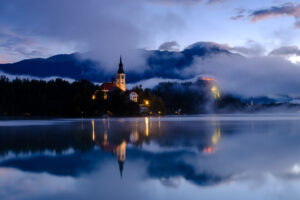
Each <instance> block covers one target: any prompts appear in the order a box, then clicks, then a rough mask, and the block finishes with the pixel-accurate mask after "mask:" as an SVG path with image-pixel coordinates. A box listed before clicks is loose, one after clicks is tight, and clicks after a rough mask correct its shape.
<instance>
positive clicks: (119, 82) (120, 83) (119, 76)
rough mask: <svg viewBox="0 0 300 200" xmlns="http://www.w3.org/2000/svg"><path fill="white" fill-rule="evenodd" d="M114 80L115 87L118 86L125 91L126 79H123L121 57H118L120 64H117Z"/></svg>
mask: <svg viewBox="0 0 300 200" xmlns="http://www.w3.org/2000/svg"><path fill="white" fill-rule="evenodd" d="M116 81H117V82H116V85H117V87H119V88H120V89H121V90H123V91H126V80H125V72H124V69H123V63H122V57H120V64H119V69H118V73H117V80H116Z"/></svg>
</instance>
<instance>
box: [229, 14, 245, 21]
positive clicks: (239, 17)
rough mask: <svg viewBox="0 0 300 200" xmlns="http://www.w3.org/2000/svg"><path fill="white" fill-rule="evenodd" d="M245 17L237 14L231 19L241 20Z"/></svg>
mask: <svg viewBox="0 0 300 200" xmlns="http://www.w3.org/2000/svg"><path fill="white" fill-rule="evenodd" d="M243 18H245V15H236V16H233V17H231V18H230V19H231V20H239V19H243Z"/></svg>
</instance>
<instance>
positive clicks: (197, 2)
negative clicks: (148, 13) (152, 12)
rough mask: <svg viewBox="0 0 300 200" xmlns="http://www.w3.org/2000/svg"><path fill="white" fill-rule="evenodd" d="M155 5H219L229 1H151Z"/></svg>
mask: <svg viewBox="0 0 300 200" xmlns="http://www.w3.org/2000/svg"><path fill="white" fill-rule="evenodd" d="M150 1H152V2H154V3H165V4H183V5H195V4H200V3H203V4H207V5H211V4H217V3H224V2H226V1H229V0H150Z"/></svg>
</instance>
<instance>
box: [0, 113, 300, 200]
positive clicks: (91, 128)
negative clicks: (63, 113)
mask: <svg viewBox="0 0 300 200" xmlns="http://www.w3.org/2000/svg"><path fill="white" fill-rule="evenodd" d="M299 188H300V115H296V114H295V115H279V114H272V115H216V116H213V115H203V116H193V117H161V118H153V117H149V118H148V117H145V118H124V119H123V118H114V119H112V118H110V119H83V120H82V119H76V120H74V119H60V120H3V121H0V199H1V200H2V199H12V200H19V199H21V200H23V199H24V200H25V199H26V200H35V199H63V200H66V199H72V200H73V199H75V200H76V199H105V200H110V199H113V200H114V199H130V200H142V199H143V200H147V199H175V200H177V199H180V200H181V199H188V200H189V199H191V200H194V199H205V200H212V199H216V200H220V199H230V200H235V199H237V200H241V199H243V200H254V199H259V200H260V199H270V200H275V199H284V200H289V199H291V200H299V199H300V189H299Z"/></svg>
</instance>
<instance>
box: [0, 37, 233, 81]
mask: <svg viewBox="0 0 300 200" xmlns="http://www.w3.org/2000/svg"><path fill="white" fill-rule="evenodd" d="M140 51H142V55H145V59H146V64H147V68H148V70H146V71H144V72H141V73H137V72H135V71H127V72H128V73H127V81H128V82H129V83H130V82H136V81H139V80H143V79H148V78H153V77H161V78H177V79H186V78H191V77H185V76H183V75H182V74H181V73H179V72H180V71H181V70H183V69H184V68H187V67H189V66H190V65H191V64H192V63H193V60H194V58H195V57H201V58H203V59H205V58H206V57H208V56H215V55H218V54H226V55H236V54H232V53H231V52H229V51H228V50H227V49H226V48H224V47H222V46H220V45H218V44H214V43H209V42H198V43H195V44H192V45H190V46H189V47H187V48H186V49H184V50H183V51H181V52H169V51H158V50H152V51H147V50H140ZM81 57H82V56H81V54H79V53H73V54H61V55H55V56H52V57H49V58H47V59H42V58H36V59H27V60H22V61H20V62H16V63H12V64H0V70H1V71H3V72H5V73H9V74H14V75H31V76H37V77H41V78H45V77H50V76H60V77H68V78H72V79H80V78H81V77H82V76H84V78H86V79H88V80H91V81H95V82H102V81H107V80H111V77H112V76H114V75H115V74H107V73H103V72H101V71H100V69H101V68H103V67H105V66H100V65H101V64H100V62H97V61H94V60H90V59H81ZM125 64H126V63H125ZM141 67H142V66H141ZM82 72H83V73H82Z"/></svg>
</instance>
